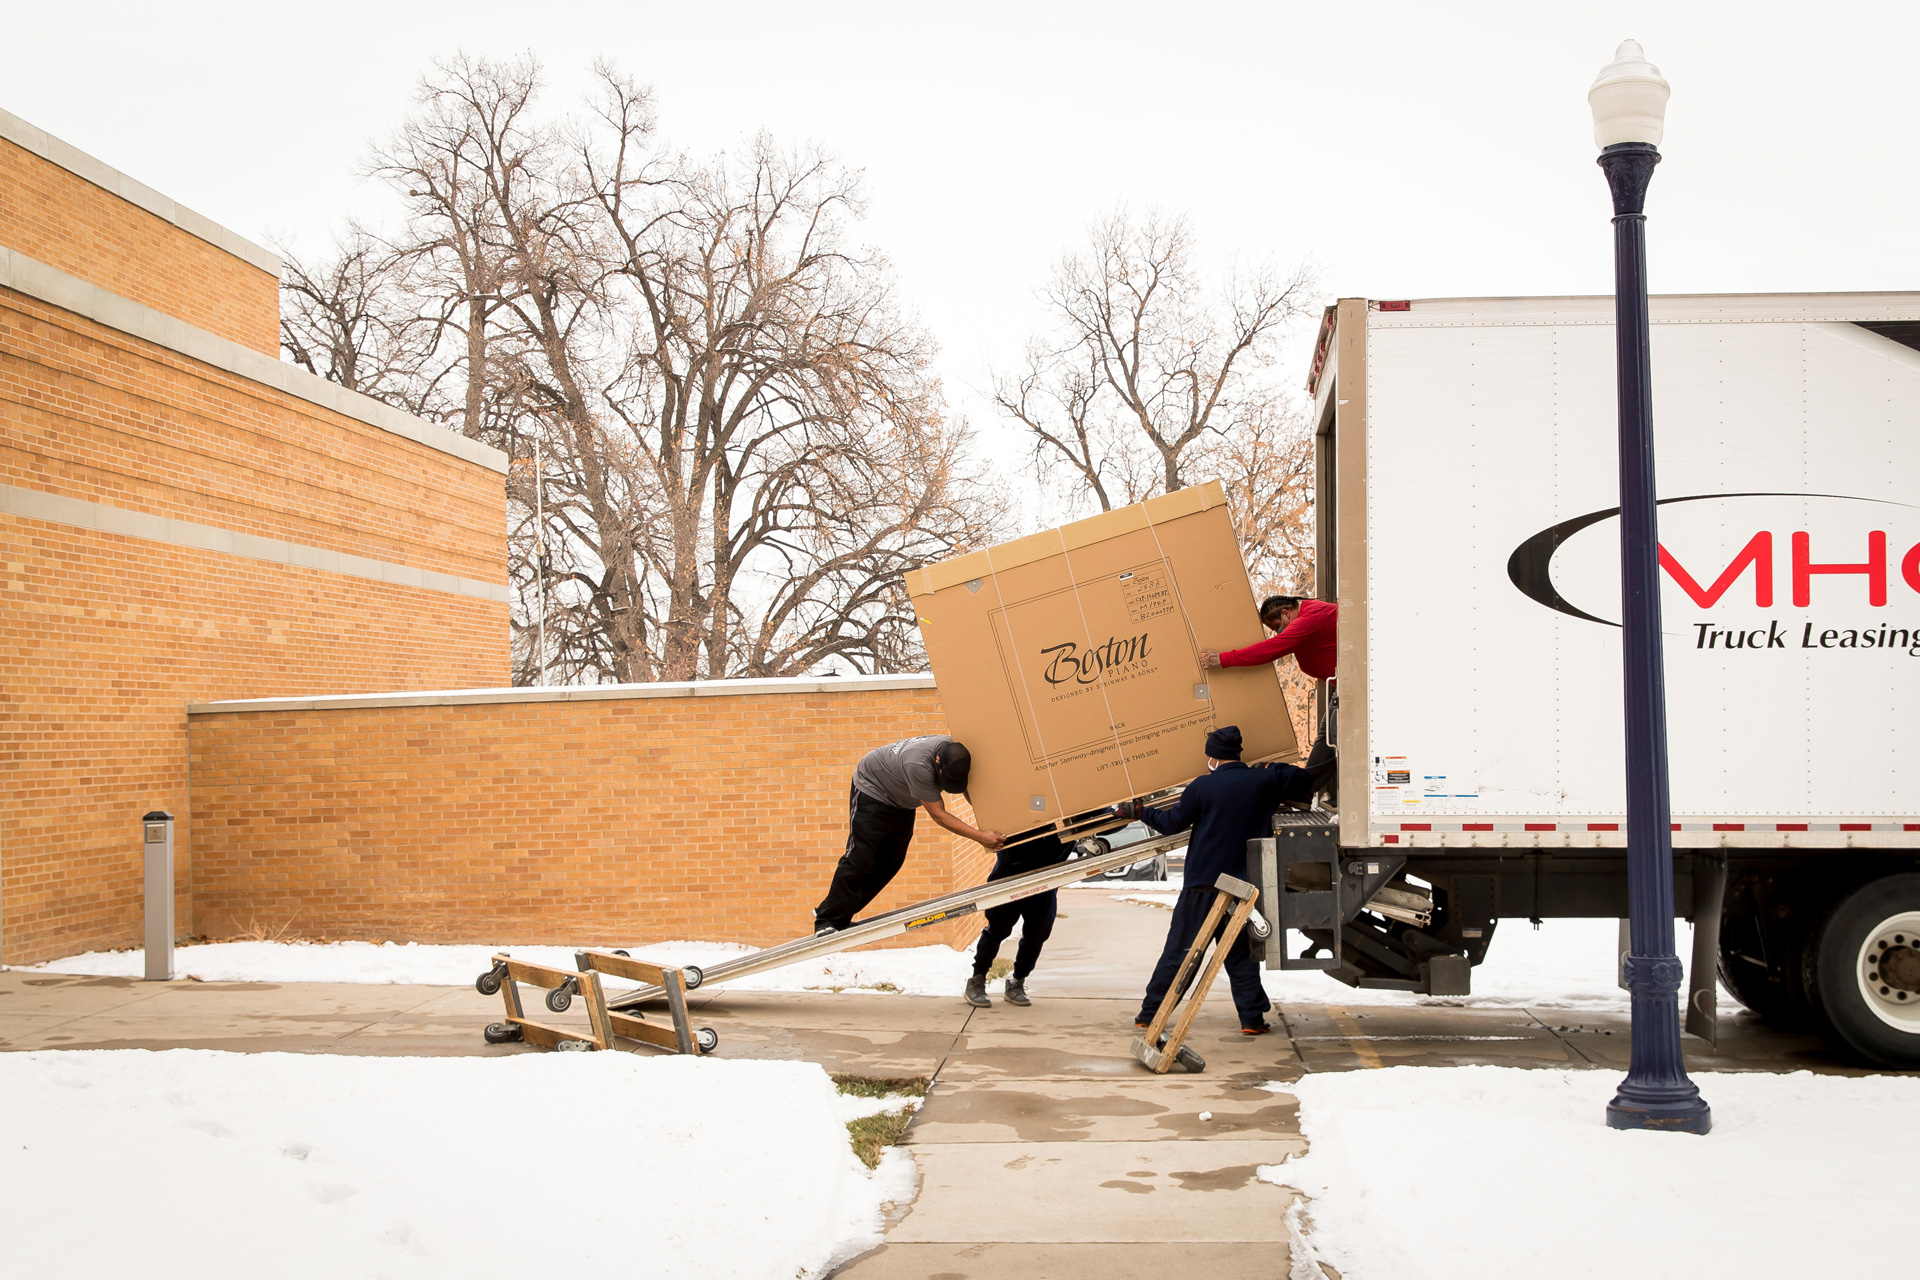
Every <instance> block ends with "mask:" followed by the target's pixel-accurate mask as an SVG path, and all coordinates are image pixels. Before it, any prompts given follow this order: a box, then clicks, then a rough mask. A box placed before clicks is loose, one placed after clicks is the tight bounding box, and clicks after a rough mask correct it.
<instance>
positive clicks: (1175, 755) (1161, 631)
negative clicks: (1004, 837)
mask: <svg viewBox="0 0 1920 1280" xmlns="http://www.w3.org/2000/svg"><path fill="white" fill-rule="evenodd" d="M907 591H908V593H909V594H910V595H911V596H912V598H913V601H914V606H915V609H916V611H917V613H918V615H919V619H920V634H921V635H922V637H924V639H925V641H926V646H927V659H928V661H929V662H930V663H931V664H932V667H933V674H934V678H935V680H936V681H937V682H938V684H939V687H940V700H941V702H942V703H944V704H945V706H946V710H947V727H948V732H949V733H951V734H952V735H953V737H954V738H955V739H957V740H958V741H960V742H963V743H965V744H966V745H967V748H968V750H970V751H971V752H972V753H973V776H972V780H971V782H970V784H969V789H970V792H971V796H970V798H971V800H972V802H973V809H974V812H975V814H976V815H978V820H979V822H980V823H981V824H982V825H983V826H985V827H988V828H990V829H994V830H999V831H1005V832H1009V833H1011V832H1015V831H1024V830H1026V829H1028V828H1030V827H1035V826H1041V825H1046V824H1065V825H1066V826H1068V827H1073V826H1077V825H1080V822H1081V821H1083V820H1084V819H1083V815H1086V814H1087V813H1088V812H1089V811H1092V810H1096V809H1100V808H1102V807H1104V806H1106V805H1111V804H1114V803H1117V802H1118V801H1121V800H1125V799H1129V798H1131V797H1134V796H1141V795H1146V794H1148V793H1150V792H1154V791H1160V790H1164V789H1166V788H1168V787H1173V786H1178V785H1179V784H1181V783H1184V782H1188V781H1191V780H1192V779H1193V778H1194V777H1195V775H1197V774H1199V773H1200V772H1201V771H1202V770H1204V769H1205V768H1206V752H1205V750H1204V746H1205V740H1206V733H1207V730H1208V729H1210V728H1213V727H1216V726H1220V725H1229V724H1231V725H1238V726H1239V728H1240V732H1241V734H1242V736H1243V737H1244V739H1245V743H1246V754H1245V757H1244V758H1245V759H1247V760H1248V761H1254V760H1268V759H1278V760H1285V761H1294V760H1297V759H1298V758H1299V754H1300V752H1299V743H1298V740H1297V739H1296V738H1295V736H1294V732H1293V721H1292V718H1291V717H1290V716H1289V715H1288V714H1287V706H1286V699H1285V695H1284V694H1282V693H1281V691H1280V682H1279V677H1278V675H1277V673H1276V672H1275V671H1274V668H1273V667H1272V665H1271V664H1262V665H1260V666H1257V667H1236V668H1233V669H1230V670H1226V671H1215V672H1211V673H1209V672H1207V671H1205V670H1203V669H1202V667H1201V666H1200V651H1201V650H1202V649H1203V648H1205V649H1237V648H1240V647H1241V646H1243V645H1248V644H1252V643H1253V642H1254V641H1256V640H1259V639H1261V638H1262V637H1263V636H1264V635H1265V634H1266V633H1265V631H1264V630H1262V628H1261V626H1260V618H1259V612H1258V604H1257V602H1256V601H1255V600H1254V597H1253V586H1252V584H1251V583H1250V582H1249V581H1248V580H1247V570H1246V566H1245V564H1243V563H1242V561H1241V558H1240V545H1239V543H1238V541H1237V540H1236V539H1235V538H1234V533H1233V523H1232V521H1231V520H1230V519H1229V518H1228V516H1227V507H1226V498H1225V495H1224V494H1223V492H1222V491H1221V488H1220V484H1219V482H1218V481H1214V482H1211V483H1208V484H1203V485H1199V486H1196V487H1195V488H1191V489H1182V490H1180V491H1179V492H1178V493H1171V494H1168V495H1166V496H1165V497H1161V498H1153V499H1150V500H1148V501H1146V502H1143V503H1139V504H1137V505H1135V506H1131V507H1122V508H1121V509H1119V510H1118V511H1109V512H1105V513H1103V514H1101V515H1098V516H1094V517H1092V518H1091V519H1087V520H1080V521H1076V522H1075V523H1073V524H1069V525H1063V526H1062V527H1060V528H1058V529H1052V530H1049V531H1048V532H1046V533H1041V534H1035V535H1034V536H1033V537H1030V538H1022V539H1020V540H1019V541H1017V542H1009V543H1007V544H1005V545H1003V546H998V547H990V548H988V549H986V550H984V551H975V552H972V553H970V554H968V555H964V556H960V557H958V558H957V559H953V560H948V561H945V562H943V563H940V564H934V565H928V566H926V567H925V568H922V569H918V570H915V571H913V572H911V573H909V574H908V575H907ZM1210 677H1211V678H1210Z"/></svg>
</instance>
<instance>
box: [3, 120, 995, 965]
mask: <svg viewBox="0 0 1920 1280" xmlns="http://www.w3.org/2000/svg"><path fill="white" fill-rule="evenodd" d="M279 267H280V263H279V260H278V259H277V258H276V257H275V256H274V255H273V254H271V253H269V252H268V251H267V250H265V249H262V248H260V247H259V246H258V245H254V244H251V243H249V242H248V241H246V240H244V239H242V238H241V237H239V236H237V235H235V234H233V233H232V232H230V231H227V230H226V229H224V228H222V227H219V226H216V225H214V224H213V223H211V222H209V221H208V220H207V219H205V218H203V217H201V216H199V215H198V214H195V213H193V212H192V211H191V210H187V209H183V208H181V207H180V206H178V205H176V204H174V203H173V202H172V201H170V200H168V199H167V198H165V197H164V196H161V195H159V194H158V193H157V192H155V191H152V190H151V189H149V188H147V187H144V186H142V185H140V184H139V183H137V182H134V181H133V180H131V179H129V178H127V177H126V176H124V175H122V174H119V173H117V172H115V171H114V170H112V169H110V168H108V167H107V166H106V165H104V164H102V163H101V162H99V161H98V160H95V159H93V158H92V157H90V156H87V155H85V154H83V153H81V152H79V151H76V150H75V149H74V148H72V147H70V146H67V145H66V144H64V143H62V142H60V141H59V140H58V139H55V138H51V137H48V136H47V135H46V134H44V133H42V132H41V131H39V130H37V129H35V128H33V127H32V126H31V125H28V124H26V123H25V122H24V121H21V120H19V119H17V118H15V117H13V116H10V115H7V114H5V113H4V112H0V762H3V763H0V769H4V783H5V785H4V787H3V788H0V962H5V963H12V964H27V963H32V962H34V961H38V960H43V959H47V958H50V957H55V956H61V955H67V954H71V953H74V952H78V951H85V950H89V949H95V948H108V947H124V946H135V945H138V944H139V941H140V934H141V917H142V905H143V904H142V897H141V894H142V885H141V872H140V816H141V815H142V814H143V813H145V812H146V811H148V810H150V809H166V810H168V811H170V812H172V813H173V814H175V815H176V818H177V819H178V821H177V824H176V833H175V848H176V858H177V875H176V884H175V890H176V892H175V920H176V922H177V924H178V927H179V932H180V933H181V934H182V935H187V934H193V933H205V934H208V935H211V936H214V937H222V936H232V935H233V934H234V933H236V932H240V931H245V930H248V929H250V928H252V927H256V926H259V927H266V928H270V929H273V930H280V929H286V930H288V931H289V932H290V933H292V934H295V935H298V936H304V937H322V938H378V939H385V938H392V939H396V940H420V941H465V942H499V943H529V942H555V943H595V942H609V943H611V942H638V941H656V940H662V939H676V938H695V939H708V940H715V941H737V942H749V943H762V944H763V943H768V942H774V941H778V940H781V939H784V938H787V937H791V936H793V935H794V934H796V933H799V932H804V931H805V930H807V929H809V928H811V907H812V905H813V903H814V902H815V901H816V900H817V899H818V898H819V897H820V895H821V894H822V893H823V892H824V890H825V886H826V883H827V880H828V877H829V876H830V875H831V873H832V867H833V863H834V861H835V860H836V859H837V858H838V857H839V855H840V852H841V849H842V847H843V844H844V842H845V839H846V803H847V786H848V781H849V778H850V775H851V773H852V770H853V766H854V764H855V763H856V762H857V761H858V760H859V757H860V755H861V754H862V753H864V752H865V751H866V750H868V749H870V748H871V747H873V746H875V745H877V744H880V743H884V742H888V741H892V740H894V739H896V738H900V737H905V736H908V735H911V734H916V733H926V732H937V731H939V730H940V729H941V728H942V727H943V726H944V724H945V715H944V713H943V712H942V710H941V707H940V704H939V700H938V695H937V694H936V693H935V691H934V689H933V684H932V680H931V678H930V677H925V676H914V677H899V678H879V679H841V680H797V681H779V680H775V681H721V682H714V683H709V684H694V685H651V686H617V687H612V688H598V689H565V690H562V689H546V690H527V689H512V688H500V687H498V686H502V685H505V684H506V683H507V681H508V680H509V678H510V674H509V662H508V634H507V588H506V569H505V565H506V536H505V529H506V520H505V498H504V487H503V476H504V472H505V458H504V456H503V455H502V454H500V453H499V452H497V451H496V450H493V449H490V448H487V447H485V446H483V445H480V444H477V443H475V442H473V441H469V440H466V439H464V438H463V437H461V436H459V435H456V434H454V433H452V432H449V431H447V430H445V429H444V428H441V427H438V426H434V425H432V424H430V423H426V422H422V421H420V420H418V419H415V418H411V417H409V416H407V415H406V414H403V413H400V412H398V411H396V410H394V409H392V408H390V407H389V406H386V405H384V404H380V403H378V402H376V401H373V400H370V399H368V398H366V397H364V396H360V395H356V394H354V393H352V392H348V391H345V390H343V389H342V388H340V387H339V386H337V385H335V384H333V383H329V382H326V381H324V380H321V379H318V378H315V377H312V376H311V375H309V374H307V373H305V372H303V371H301V370H299V369H297V368H295V367H294V366H292V365H289V364H285V363H282V362H281V361H280V360H279V359H278V331H279V280H278V271H279ZM376 690H377V691H379V692H377V693H370V692H369V691H376ZM426 690H456V691H458V692H454V693H421V692H418V691H426ZM346 695H355V696H346ZM990 864H991V855H990V854H988V853H986V852H985V851H984V850H982V849H980V848H979V846H977V845H974V844H972V843H970V842H968V841H964V840H959V839H957V838H955V837H951V836H948V835H947V834H946V833H945V832H942V831H939V830H938V829H935V828H932V826H931V824H930V823H925V822H923V823H922V824H921V832H920V836H919V839H918V841H916V845H915V850H914V855H913V857H912V858H911V859H910V860H909V862H908V865H907V868H906V870H905V871H903V872H902V874H901V875H900V877H899V878H898V879H897V880H896V881H895V883H894V885H893V886H892V887H891V888H890V890H889V892H888V893H887V895H886V896H884V897H883V898H882V899H881V900H880V901H879V902H878V903H876V909H882V908H887V907H892V906H897V905H901V904H904V903H906V902H911V901H916V900H920V899H924V898H929V897H933V896H935V895H937V894H940V893H945V892H947V891H949V890H951V889H952V888H955V887H957V886H959V885H962V884H969V883H977V882H978V881H980V880H982V879H984V878H985V875H986V871H987V868H988V867H989V865H990ZM978 928H979V921H978V919H977V918H971V919H967V920H962V921H960V922H958V923H956V924H953V925H947V926H940V927H937V928H935V929H930V930H927V931H926V932H925V933H919V934H914V935H911V936H910V937H909V938H907V939H903V940H902V941H905V942H911V943H924V942H928V941H946V942H948V943H950V944H953V945H964V944H965V943H966V942H967V941H968V939H970V938H971V936H972V935H973V933H974V932H976V931H977V930H978Z"/></svg>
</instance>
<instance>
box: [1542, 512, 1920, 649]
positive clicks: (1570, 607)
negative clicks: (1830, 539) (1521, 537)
mask: <svg viewBox="0 0 1920 1280" xmlns="http://www.w3.org/2000/svg"><path fill="white" fill-rule="evenodd" d="M1715 498H1838V499H1840V500H1841V501H1843V502H1879V503H1884V504H1885V505H1887V506H1890V507H1909V506H1911V505H1912V504H1910V503H1905V502H1893V501H1890V500H1889V499H1886V498H1857V497H1854V496H1853V495H1852V494H1849V493H1692V494H1688V495H1686V496H1685V497H1681V498H1661V499H1659V500H1658V501H1657V502H1656V503H1655V505H1656V506H1662V507H1665V506H1671V505H1672V504H1674V503H1676V502H1707V501H1710V500H1712V499H1715ZM1619 514H1620V508H1618V507H1608V508H1607V509H1606V510H1604V511H1589V512H1588V513H1587V514H1586V515H1583V516H1575V517H1573V518H1572V519H1571V520H1562V521H1561V522H1560V523H1559V524H1556V525H1550V526H1548V527H1547V528H1545V529H1542V530H1541V531H1540V532H1538V533H1536V534H1534V535H1533V536H1532V537H1531V538H1528V539H1527V540H1526V541H1525V542H1522V543H1521V544H1520V545H1519V546H1517V547H1515V548H1514V549H1513V554H1512V555H1510V556H1508V557H1507V580H1508V581H1510V582H1512V583H1513V585H1514V586H1515V587H1517V588H1518V589H1519V591H1520V594H1521V595H1523V596H1525V597H1526V598H1527V599H1529V600H1532V601H1533V602H1534V603H1536V604H1543V605H1545V606H1546V607H1547V608H1549V609H1552V610H1554V611H1555V612H1557V613H1564V614H1566V615H1567V616H1568V617H1570V618H1579V619H1580V620H1581V621H1583V622H1597V623H1599V624H1600V625H1601V626H1603V627H1617V626H1619V625H1620V624H1619V623H1617V622H1608V621H1607V620H1606V619H1605V618H1596V617H1594V616H1593V615H1592V614H1590V613H1588V612H1587V611H1586V610H1585V609H1582V608H1580V607H1579V606H1578V605H1575V604H1574V603H1572V602H1571V601H1569V600H1568V599H1567V598H1566V597H1565V596H1563V595H1561V594H1560V592H1559V589H1558V588H1556V587H1555V586H1554V585H1553V557H1554V553H1555V552H1557V551H1559V550H1560V547H1561V544H1562V543H1564V542H1566V541H1567V540H1568V539H1569V538H1571V537H1573V535H1574V534H1576V533H1579V532H1580V531H1581V530H1582V529H1585V528H1587V527H1588V526H1590V525H1596V524H1599V523H1600V522H1601V521H1602V520H1611V519H1613V518H1614V517H1615V516H1617V515H1619Z"/></svg>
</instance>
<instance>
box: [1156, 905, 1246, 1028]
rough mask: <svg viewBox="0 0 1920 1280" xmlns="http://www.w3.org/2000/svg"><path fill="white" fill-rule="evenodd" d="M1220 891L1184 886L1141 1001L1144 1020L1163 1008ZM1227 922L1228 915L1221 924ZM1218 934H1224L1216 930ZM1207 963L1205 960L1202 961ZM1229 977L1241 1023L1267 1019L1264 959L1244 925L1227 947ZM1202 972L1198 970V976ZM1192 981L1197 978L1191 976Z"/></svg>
mask: <svg viewBox="0 0 1920 1280" xmlns="http://www.w3.org/2000/svg"><path fill="white" fill-rule="evenodd" d="M1218 893H1219V890H1217V889H1215V888H1214V887H1213V886H1212V885H1210V884H1205V885H1195V886H1194V887H1192V888H1188V889H1182V890H1181V891H1180V898H1179V900H1178V901H1177V902H1175V903H1174V904H1173V923H1172V924H1170V925H1168V926H1167V945H1166V946H1165V947H1163V948H1162V949H1161V951H1160V963H1159V964H1156V965H1155V966H1154V967H1153V976H1152V977H1151V978H1149V979H1147V994H1146V997H1145V999H1143V1000H1142V1001H1141V1004H1140V1017H1139V1019H1138V1021H1140V1022H1151V1021H1152V1020H1153V1015H1154V1014H1156V1013H1158V1012H1159V1011H1160V1002H1161V1001H1162V1000H1164V999H1166V997H1167V988H1169V987H1171V986H1172V985H1173V979H1174V975H1176V974H1178V973H1179V972H1180V961H1181V960H1182V959H1184V958H1185V957H1186V954H1187V948H1188V947H1190V946H1192V945H1193V939H1194V935H1196V934H1198V933H1199V932H1200V925H1201V924H1202V922H1204V921H1205V920H1206V918H1207V911H1208V909H1209V908H1211V907H1212V906H1213V900H1214V897H1215V896H1216V895H1217V894H1218ZM1225 924H1226V920H1225V917H1222V919H1221V925H1222V927H1224V926H1225ZM1214 936H1215V937H1216V938H1217V937H1219V936H1220V935H1219V934H1218V933H1216V934H1215V935H1214ZM1201 967H1202V968H1204V967H1205V961H1204V960H1203V961H1202V962H1201ZM1226 970H1227V981H1228V982H1229V983H1230V984H1232V987H1233V1007H1234V1009H1235V1011H1236V1012H1238V1013H1239V1015H1240V1025H1241V1026H1243V1027H1251V1026H1254V1025H1256V1024H1258V1023H1261V1022H1265V1021H1266V1014H1267V1010H1268V1009H1270V1008H1272V1007H1273V1005H1272V1001H1270V1000H1268V999H1267V993H1266V991H1265V990H1264V989H1262V987H1261V986H1260V963H1259V961H1257V960H1255V959H1254V958H1253V948H1252V946H1251V945H1250V944H1249V943H1248V940H1247V931H1246V930H1245V929H1242V930H1241V931H1240V936H1239V937H1237V938H1235V939H1234V940H1233V945H1232V946H1231V947H1229V948H1228V949H1227V960H1226ZM1198 976H1199V973H1198V970H1196V971H1195V974H1194V977H1195V978H1197V977H1198ZM1188 981H1189V982H1192V981H1193V978H1189V979H1188Z"/></svg>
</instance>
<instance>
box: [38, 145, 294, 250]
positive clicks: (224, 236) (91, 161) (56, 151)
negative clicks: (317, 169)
mask: <svg viewBox="0 0 1920 1280" xmlns="http://www.w3.org/2000/svg"><path fill="white" fill-rule="evenodd" d="M0 138H5V139H6V140H7V141H8V142H11V143H13V144H14V145H15V146H17V147H19V148H20V149H21V150H23V151H31V152H32V153H33V154H34V155H36V156H39V157H40V158H41V159H42V160H46V161H49V162H51V163H53V164H56V165H58V166H60V167H61V168H62V169H65V170H66V171H67V172H68V173H71V174H74V175H75V176H77V177H80V178H84V179H86V180H87V181H88V182H91V183H92V184H93V185H94V186H96V187H99V188H100V189H101V190H103V191H110V192H112V193H113V194H114V195H116V196H119V197H120V198H121V199H122V200H125V201H126V202H127V203H128V204H131V205H136V206H138V207H139V208H142V209H145V210H146V211H147V212H148V213H151V214H152V215H153V216H154V217H156V218H161V219H163V220H165V221H167V222H171V223H172V224H173V225H174V226H176V227H178V228H180V229H181V230H182V231H184V232H186V233H187V234H188V235H190V236H193V237H194V238H195V239H198V240H204V241H206V242H207V243H208V244H210V245H212V246H213V247H214V248H216V249H219V250H222V251H223V252H226V253H230V254H232V255H233V256H234V257H236V258H238V259H240V261H242V262H244V263H246V264H247V265H248V266H250V267H254V268H256V269H258V270H261V271H264V272H266V273H267V274H268V275H270V276H272V277H274V278H275V279H276V280H277V279H279V277H280V255H279V254H277V253H275V252H274V251H273V250H271V249H267V248H263V247H262V246H260V245H257V244H255V243H254V242H253V241H251V240H249V239H247V238H246V237H245V236H243V235H240V234H238V233H237V232H233V231H229V230H227V229H226V228H225V227H223V226H221V225H220V224H219V223H217V222H215V221H214V220H213V219H212V218H209V217H206V216H204V215H202V214H198V213H195V212H194V211H193V210H191V209H189V208H187V207H186V206H185V205H183V204H179V203H177V202H175V201H173V200H169V199H168V198H167V197H165V196H163V195H161V194H160V193H159V192H158V191H155V190H154V189H153V188H152V187H150V186H148V185H147V184H146V183H144V182H136V181H134V180H133V179H132V178H129V177H128V176H127V175H126V174H124V173H122V172H120V171H119V170H118V169H116V168H114V167H113V166H112V165H110V164H108V163H107V162H106V161H104V160H98V159H95V158H94V157H93V156H90V155H88V154H87V153H86V152H84V151H82V150H81V149H80V148H78V147H76V146H74V145H73V144H72V143H69V142H63V141H61V140H60V139H59V138H56V137H54V136H53V135H52V134H50V133H48V132H47V131H46V130H45V129H40V128H36V127H35V126H33V125H31V124H28V123H27V122H26V121H25V120H22V119H21V118H20V117H19V116H16V115H14V114H12V113H11V112H8V111H0Z"/></svg>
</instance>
